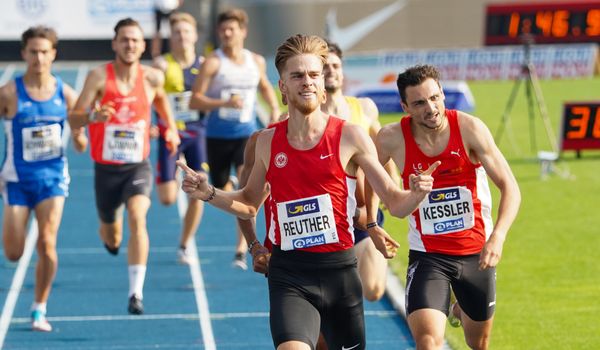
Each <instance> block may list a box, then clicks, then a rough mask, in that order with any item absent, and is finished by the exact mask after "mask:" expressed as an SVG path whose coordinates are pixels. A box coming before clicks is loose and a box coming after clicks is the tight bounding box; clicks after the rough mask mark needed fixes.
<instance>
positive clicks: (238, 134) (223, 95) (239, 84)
mask: <svg viewBox="0 0 600 350" xmlns="http://www.w3.org/2000/svg"><path fill="white" fill-rule="evenodd" d="M216 55H217V56H219V59H220V61H221V65H220V67H219V71H218V72H217V74H216V75H215V76H214V78H213V81H212V83H211V85H210V86H209V87H208V90H207V91H206V96H208V97H211V98H216V99H224V100H228V99H230V98H231V95H234V94H236V95H239V96H240V97H241V98H242V100H243V101H244V106H243V107H242V109H233V108H217V109H214V110H212V111H211V112H210V114H209V115H208V122H207V126H206V136H207V137H211V138H217V139H238V138H244V137H249V136H250V135H251V134H252V133H253V132H255V131H256V129H257V125H256V92H257V87H258V83H259V81H260V71H259V68H258V65H257V64H256V61H255V60H254V57H253V56H252V53H251V52H250V51H248V50H245V49H244V63H243V64H241V65H238V64H236V63H234V62H233V61H231V60H230V59H229V58H228V57H227V56H226V55H225V54H224V53H223V51H222V50H221V49H218V50H217V51H216Z"/></svg>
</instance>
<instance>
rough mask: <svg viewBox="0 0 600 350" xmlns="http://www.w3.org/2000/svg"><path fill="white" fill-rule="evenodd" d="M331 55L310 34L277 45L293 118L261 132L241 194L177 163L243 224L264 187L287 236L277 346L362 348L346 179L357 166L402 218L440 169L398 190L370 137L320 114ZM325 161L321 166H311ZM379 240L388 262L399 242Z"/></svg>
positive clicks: (276, 288) (188, 181)
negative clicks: (320, 340)
mask: <svg viewBox="0 0 600 350" xmlns="http://www.w3.org/2000/svg"><path fill="white" fill-rule="evenodd" d="M327 54H328V49H327V44H326V43H325V41H324V40H323V39H321V38H319V37H316V36H304V35H295V36H293V37H290V38H289V39H287V40H286V41H285V42H284V43H283V44H282V45H281V46H280V47H279V48H278V50H277V55H276V58H275V62H276V66H277V70H278V72H279V74H280V81H279V88H280V90H281V92H282V94H283V95H284V96H285V97H286V99H287V101H288V105H289V119H288V120H287V121H285V122H282V123H281V124H278V125H276V126H275V128H272V129H267V130H265V131H263V132H261V133H260V134H259V135H258V139H257V143H256V153H255V156H256V161H255V162H254V165H253V167H252V170H251V173H250V178H249V179H248V183H247V184H246V186H245V187H244V188H242V189H241V190H238V191H235V192H225V191H222V190H218V189H216V188H215V187H214V186H211V185H209V184H208V179H207V176H206V174H203V173H196V172H194V171H193V170H191V169H189V168H188V167H187V166H185V164H183V163H182V162H179V163H178V165H179V166H180V167H181V168H182V169H183V170H184V171H185V178H184V181H183V184H182V188H183V190H184V191H185V192H187V193H188V194H190V196H191V198H196V199H200V200H204V201H207V202H210V203H211V204H212V205H214V206H216V207H218V208H220V209H223V210H226V211H228V212H230V213H233V214H235V215H236V216H238V217H241V218H246V219H248V218H253V217H254V216H256V213H257V212H258V209H259V207H260V206H261V205H262V204H263V202H264V200H265V198H266V196H267V195H268V193H269V185H270V191H271V193H272V199H273V201H272V203H273V205H272V207H276V208H277V209H276V211H273V215H276V217H277V224H276V226H277V228H278V229H279V231H280V232H282V233H284V234H283V235H281V237H280V238H281V239H280V240H279V241H276V242H275V244H274V245H273V253H272V256H271V259H270V261H269V270H268V280H269V299H270V305H271V308H270V324H271V335H272V337H273V343H274V345H275V347H276V348H277V349H280V350H285V349H314V348H315V346H316V342H317V339H318V337H319V330H320V329H322V330H323V334H324V336H325V339H326V341H327V344H328V346H329V348H331V349H339V348H349V349H350V348H351V349H356V350H360V349H364V348H365V332H364V309H363V304H362V293H361V286H360V278H359V276H358V272H357V269H356V255H355V254H354V249H352V236H351V233H350V232H349V231H348V230H349V228H350V226H351V221H350V219H349V217H352V216H353V215H354V211H353V210H352V213H349V210H348V209H349V208H351V207H352V208H353V205H352V204H348V203H349V202H351V201H352V198H351V197H352V194H351V192H350V186H352V185H350V183H351V181H349V178H350V179H351V178H352V177H354V176H355V174H356V171H357V169H358V167H360V168H361V169H362V170H363V171H364V173H365V175H366V177H367V178H368V179H369V182H370V183H371V184H372V185H373V188H374V190H375V192H376V193H377V194H378V195H379V196H380V197H382V200H383V202H384V203H385V204H386V205H387V206H388V208H389V209H390V212H391V213H392V214H393V215H396V216H401V217H402V216H406V215H408V214H410V213H411V212H412V211H414V210H415V209H416V207H417V205H418V203H420V202H421V201H422V200H423V199H424V198H425V196H426V194H427V193H429V191H430V190H431V188H432V185H433V178H432V177H431V176H430V174H431V172H433V171H434V170H435V168H436V167H437V166H438V165H439V163H434V165H432V167H431V168H430V169H428V170H426V171H425V172H424V173H422V174H421V175H418V176H413V181H411V191H402V190H400V189H398V187H397V186H396V185H395V184H394V183H393V181H392V179H391V178H390V177H389V176H388V175H387V173H386V172H385V170H384V168H383V167H382V166H381V165H379V163H378V162H377V157H376V154H375V148H374V146H373V143H372V141H371V140H370V139H369V137H368V135H367V134H366V133H365V132H364V131H363V130H362V129H361V128H360V127H359V126H356V125H350V124H348V123H341V122H340V121H339V120H338V119H337V118H335V117H332V116H330V115H328V114H326V113H323V112H322V111H321V110H320V109H319V106H320V105H321V104H322V103H323V101H324V98H325V92H324V82H323V64H324V63H325V62H326V59H327ZM282 141H283V142H282ZM282 143H283V144H282ZM295 158H298V159H295ZM321 161H322V162H324V163H325V164H323V166H322V167H321V166H319V167H318V166H315V163H318V162H321ZM285 168H288V169H285ZM278 169H279V170H278ZM282 169H284V170H282ZM284 176H285V177H284ZM319 182H323V184H320V183H319ZM286 191H287V192H288V193H285V192H286ZM379 240H380V241H383V242H386V243H388V245H387V248H388V249H386V245H385V243H384V244H382V245H381V247H382V249H381V250H380V251H381V252H382V254H384V255H385V256H393V255H394V254H395V249H396V247H397V243H396V242H394V241H393V240H392V239H391V238H390V237H389V236H387V237H379ZM256 245H258V247H259V248H260V243H256ZM259 248H257V249H259ZM306 248H308V249H306ZM315 323H318V324H315Z"/></svg>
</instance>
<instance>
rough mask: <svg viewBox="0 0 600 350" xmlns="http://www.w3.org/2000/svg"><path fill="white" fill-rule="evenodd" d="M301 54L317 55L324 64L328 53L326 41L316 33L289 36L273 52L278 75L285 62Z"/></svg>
mask: <svg viewBox="0 0 600 350" xmlns="http://www.w3.org/2000/svg"><path fill="white" fill-rule="evenodd" d="M303 54H312V55H315V56H317V57H319V59H320V60H321V63H323V65H324V64H325V63H326V62H327V55H328V54H329V50H328V47H327V42H325V40H323V39H322V38H321V37H318V36H316V35H303V34H296V35H294V36H291V37H289V38H288V39H287V40H286V41H284V42H283V44H281V46H279V47H278V48H277V52H276V54H275V67H277V71H278V72H279V75H281V72H282V71H283V68H285V64H286V63H287V61H288V60H289V59H290V58H292V57H294V56H298V55H303Z"/></svg>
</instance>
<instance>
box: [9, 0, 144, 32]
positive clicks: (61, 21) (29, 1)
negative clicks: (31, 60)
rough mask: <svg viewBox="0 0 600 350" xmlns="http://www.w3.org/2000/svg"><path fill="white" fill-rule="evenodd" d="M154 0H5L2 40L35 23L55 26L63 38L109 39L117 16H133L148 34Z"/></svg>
mask: <svg viewBox="0 0 600 350" xmlns="http://www.w3.org/2000/svg"><path fill="white" fill-rule="evenodd" d="M153 4H154V1H153V0H2V1H0V40H20V37H21V34H22V33H23V32H24V31H25V30H26V29H27V28H29V27H31V26H34V25H40V24H42V25H47V26H50V27H52V28H54V29H55V30H56V31H57V33H58V37H59V39H60V40H62V39H88V40H89V39H110V38H112V37H113V28H114V26H115V24H116V23H117V21H118V20H120V19H122V18H125V17H131V18H133V19H135V20H137V21H138V22H140V24H141V25H142V28H143V30H144V33H145V36H146V37H150V36H152V34H153V32H154V12H153Z"/></svg>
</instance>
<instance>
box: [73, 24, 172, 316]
mask: <svg viewBox="0 0 600 350" xmlns="http://www.w3.org/2000/svg"><path fill="white" fill-rule="evenodd" d="M112 48H113V50H114V51H115V54H116V57H115V60H114V61H113V62H111V63H108V64H106V65H102V66H100V67H98V68H96V69H94V70H92V71H91V72H90V73H89V74H88V76H87V78H86V81H85V85H84V86H83V90H82V92H81V95H80V96H79V99H78V100H77V103H76V105H75V111H74V112H73V113H71V114H70V115H69V120H70V121H71V123H72V124H73V125H75V126H83V125H89V133H90V139H91V156H92V159H93V160H94V163H95V176H94V181H95V192H96V206H97V208H98V215H99V217H100V237H101V239H102V241H103V242H104V245H105V247H106V249H107V250H108V251H109V252H110V253H111V254H113V255H116V254H117V253H118V251H119V247H120V245H121V241H122V239H123V210H122V209H123V204H125V205H126V206H127V212H128V216H127V217H128V223H129V231H130V232H131V236H130V237H129V242H128V250H127V260H128V265H129V306H128V311H129V313H131V314H141V313H143V305H142V298H143V295H142V290H143V287H144V279H145V275H146V264H147V261H148V247H149V240H148V230H147V228H146V214H147V213H148V209H149V207H150V191H151V189H152V170H151V166H150V161H149V160H148V156H149V153H150V133H149V130H150V105H151V104H154V107H155V109H156V111H157V113H158V115H159V116H160V117H161V118H162V119H163V120H164V121H165V124H166V125H168V127H167V129H166V130H165V131H164V133H163V137H164V139H165V142H166V144H167V147H168V148H169V150H170V151H171V152H173V153H175V152H177V146H178V145H179V142H180V140H179V135H178V132H177V127H176V125H175V121H174V119H173V116H172V115H171V111H170V108H169V102H168V99H167V96H166V94H165V91H164V89H163V84H164V75H163V74H162V72H160V71H159V70H157V69H155V68H151V67H148V66H144V65H141V64H140V57H141V55H142V53H143V52H144V49H145V42H144V36H143V33H142V28H141V27H140V25H139V23H138V22H136V21H135V20H133V19H131V18H126V19H123V20H120V21H119V22H118V23H117V25H116V26H115V37H114V39H113V41H112ZM90 109H92V110H93V112H92V113H89V112H86V110H87V111H89V110H90Z"/></svg>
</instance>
